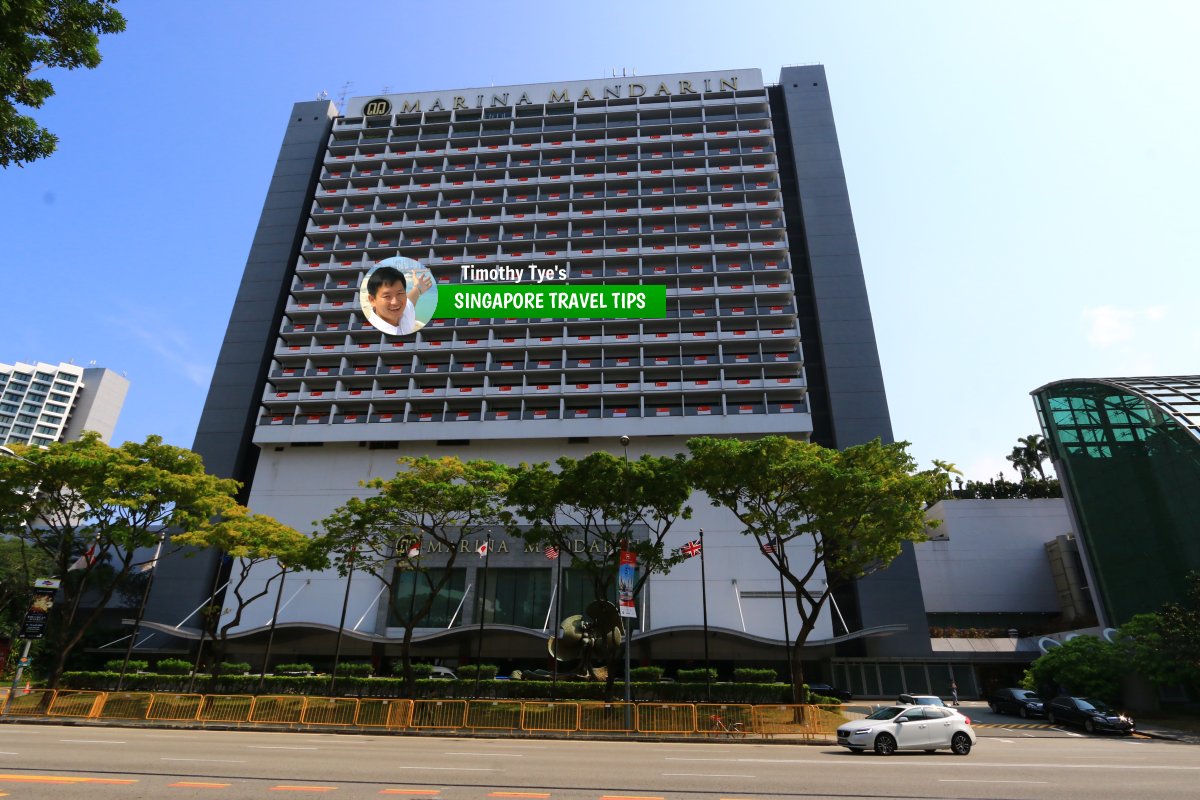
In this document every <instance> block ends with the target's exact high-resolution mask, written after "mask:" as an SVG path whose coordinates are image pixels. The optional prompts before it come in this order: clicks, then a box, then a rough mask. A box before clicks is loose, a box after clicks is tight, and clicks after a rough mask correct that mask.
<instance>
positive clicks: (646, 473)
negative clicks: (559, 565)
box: [508, 451, 692, 600]
mask: <svg viewBox="0 0 1200 800" xmlns="http://www.w3.org/2000/svg"><path fill="white" fill-rule="evenodd" d="M555 464H556V465H557V467H558V468H557V469H554V468H552V467H551V466H550V464H548V463H545V462H542V463H540V464H521V466H519V467H517V468H516V469H515V472H514V479H513V484H512V489H511V490H510V491H509V493H508V502H509V505H510V506H512V508H513V511H514V513H515V514H516V518H513V519H512V520H511V522H510V529H511V530H512V531H513V532H514V534H515V535H517V536H520V537H521V538H522V539H524V540H525V541H526V542H528V543H529V544H530V545H531V546H533V547H535V548H538V549H541V548H544V547H545V546H547V545H553V546H554V547H557V548H558V551H559V553H561V554H569V555H570V556H571V566H572V567H575V568H576V569H579V570H581V571H582V572H583V574H584V575H585V576H586V578H587V579H588V580H589V581H590V582H591V584H592V596H593V597H594V598H595V599H597V600H610V599H611V598H612V597H613V587H614V584H615V583H616V581H617V567H618V563H617V562H618V559H619V556H620V551H621V549H622V548H623V547H624V548H626V549H628V550H629V551H631V552H632V553H634V555H635V556H636V558H637V563H638V573H637V578H636V579H635V581H634V584H633V587H632V592H633V596H634V597H635V598H636V597H637V596H638V595H639V594H640V593H641V591H642V587H643V586H645V584H646V581H647V580H648V579H649V577H650V575H651V574H653V573H655V572H658V573H665V572H668V571H669V570H670V569H671V567H673V566H674V565H676V564H678V563H680V562H681V561H683V560H684V556H682V555H680V554H678V553H671V552H669V551H668V550H667V548H666V545H665V544H664V543H663V542H664V539H665V538H666V536H667V533H668V532H669V531H670V530H671V527H672V526H673V525H674V524H675V523H676V522H677V521H678V520H680V519H689V518H691V516H692V509H691V508H690V507H689V506H687V505H686V503H687V499H688V497H689V496H690V495H691V493H692V484H691V481H690V478H689V475H688V468H687V459H686V457H684V456H682V455H678V456H651V455H644V456H642V457H641V458H639V459H637V460H636V461H629V462H626V461H625V459H623V458H621V457H620V456H615V455H613V454H611V453H606V452H603V451H596V452H594V453H592V454H590V455H588V456H586V457H584V458H582V459H578V460H577V459H573V458H566V457H563V458H560V459H558V461H556V462H555ZM517 518H519V520H518V519H517ZM520 521H524V522H525V523H528V524H527V525H526V524H519V522H520ZM580 539H582V541H583V544H582V546H581V548H579V549H577V548H576V547H575V542H576V541H579V540H580Z"/></svg>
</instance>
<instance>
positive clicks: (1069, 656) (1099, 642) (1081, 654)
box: [1021, 636, 1129, 704]
mask: <svg viewBox="0 0 1200 800" xmlns="http://www.w3.org/2000/svg"><path fill="white" fill-rule="evenodd" d="M1128 666H1129V665H1128V664H1127V663H1126V655H1125V653H1124V651H1123V650H1122V648H1121V646H1120V645H1116V644H1113V643H1111V642H1106V641H1104V640H1103V639H1099V638H1097V637H1095V636H1076V637H1075V638H1074V639H1071V640H1070V641H1069V642H1063V644H1062V645H1061V646H1059V647H1052V648H1050V650H1049V651H1047V652H1046V654H1045V655H1043V656H1041V657H1039V658H1038V659H1037V660H1036V661H1034V662H1033V663H1032V664H1030V665H1029V669H1027V670H1026V671H1025V677H1024V679H1023V680H1022V681H1021V685H1022V686H1023V687H1025V688H1026V689H1032V690H1033V691H1035V692H1039V693H1043V694H1048V693H1049V692H1050V690H1052V689H1055V688H1060V689H1062V690H1064V691H1065V692H1066V693H1067V694H1076V695H1083V696H1086V697H1099V698H1100V699H1102V700H1106V701H1108V702H1110V703H1114V704H1115V703H1117V702H1118V701H1119V700H1120V697H1121V678H1122V677H1123V676H1124V675H1125V673H1126V672H1127V671H1128Z"/></svg>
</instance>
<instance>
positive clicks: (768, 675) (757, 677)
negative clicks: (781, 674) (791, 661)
mask: <svg viewBox="0 0 1200 800" xmlns="http://www.w3.org/2000/svg"><path fill="white" fill-rule="evenodd" d="M777 676H778V673H777V672H775V670H773V669H758V668H755V667H737V668H736V669H734V671H733V680H734V682H736V683H774V682H775V679H776V677H777Z"/></svg>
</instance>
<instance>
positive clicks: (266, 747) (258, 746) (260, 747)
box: [246, 744, 320, 750]
mask: <svg viewBox="0 0 1200 800" xmlns="http://www.w3.org/2000/svg"><path fill="white" fill-rule="evenodd" d="M246 749H247V750H318V749H320V748H317V747H293V746H291V745H287V744H248V745H246Z"/></svg>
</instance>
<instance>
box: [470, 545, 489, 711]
mask: <svg viewBox="0 0 1200 800" xmlns="http://www.w3.org/2000/svg"><path fill="white" fill-rule="evenodd" d="M483 548H484V549H483V580H482V581H480V584H479V640H478V641H477V642H476V643H475V695H474V696H475V698H478V697H479V672H480V669H479V668H480V666H481V665H480V660H481V659H482V658H483V612H484V610H485V608H484V607H485V604H486V603H487V575H488V564H490V563H491V561H492V535H491V534H490V533H489V534H488V537H487V541H486V542H485V543H484V545H483Z"/></svg>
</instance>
